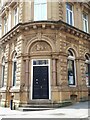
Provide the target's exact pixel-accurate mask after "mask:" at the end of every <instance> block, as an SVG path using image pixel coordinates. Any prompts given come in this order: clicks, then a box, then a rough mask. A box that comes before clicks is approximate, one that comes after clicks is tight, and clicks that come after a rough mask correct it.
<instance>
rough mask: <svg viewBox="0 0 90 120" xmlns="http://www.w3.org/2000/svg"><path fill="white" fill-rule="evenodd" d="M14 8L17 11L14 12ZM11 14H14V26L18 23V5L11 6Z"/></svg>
mask: <svg viewBox="0 0 90 120" xmlns="http://www.w3.org/2000/svg"><path fill="white" fill-rule="evenodd" d="M16 10H17V12H16V13H15V11H16ZM13 15H14V26H15V25H17V24H18V23H19V16H18V7H17V6H15V7H14V8H13Z"/></svg>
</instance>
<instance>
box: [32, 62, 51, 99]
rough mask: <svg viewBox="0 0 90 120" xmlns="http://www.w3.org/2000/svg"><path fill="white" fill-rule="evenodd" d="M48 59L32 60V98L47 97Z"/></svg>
mask: <svg viewBox="0 0 90 120" xmlns="http://www.w3.org/2000/svg"><path fill="white" fill-rule="evenodd" d="M48 63H49V62H48V60H33V89H32V98H33V99H49V64H48Z"/></svg>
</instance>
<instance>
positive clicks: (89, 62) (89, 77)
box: [85, 54, 90, 87]
mask: <svg viewBox="0 0 90 120" xmlns="http://www.w3.org/2000/svg"><path fill="white" fill-rule="evenodd" d="M85 56H87V57H88V59H87V58H86V57H85V58H86V60H85V77H86V86H87V87H90V75H89V74H90V73H89V71H90V57H89V55H87V54H86V55H85ZM86 65H87V68H88V71H87V72H88V80H87V76H86Z"/></svg>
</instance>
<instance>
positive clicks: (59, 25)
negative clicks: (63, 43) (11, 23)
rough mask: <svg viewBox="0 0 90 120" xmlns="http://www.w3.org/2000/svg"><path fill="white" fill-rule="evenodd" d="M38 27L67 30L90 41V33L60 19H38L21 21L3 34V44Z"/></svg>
mask: <svg viewBox="0 0 90 120" xmlns="http://www.w3.org/2000/svg"><path fill="white" fill-rule="evenodd" d="M38 28H39V29H44V30H45V29H51V30H58V31H61V32H66V33H69V34H72V35H74V36H76V37H79V38H82V39H85V40H88V41H90V34H88V33H85V32H83V31H81V30H79V29H77V28H75V27H73V26H70V25H68V24H67V23H65V22H63V21H60V20H59V21H36V22H27V23H19V24H17V25H16V26H15V27H13V28H12V29H11V30H10V31H9V32H8V33H6V34H5V35H4V36H2V38H1V39H0V41H1V43H2V44H4V43H6V42H8V41H10V40H12V39H13V38H14V37H15V36H16V37H17V36H18V34H22V33H23V32H25V31H26V32H27V31H30V30H32V29H34V30H38Z"/></svg>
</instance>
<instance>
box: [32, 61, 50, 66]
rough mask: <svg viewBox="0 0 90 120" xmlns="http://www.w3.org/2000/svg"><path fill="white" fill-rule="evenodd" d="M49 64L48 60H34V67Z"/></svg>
mask: <svg viewBox="0 0 90 120" xmlns="http://www.w3.org/2000/svg"><path fill="white" fill-rule="evenodd" d="M46 64H48V60H34V61H33V65H46Z"/></svg>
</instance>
